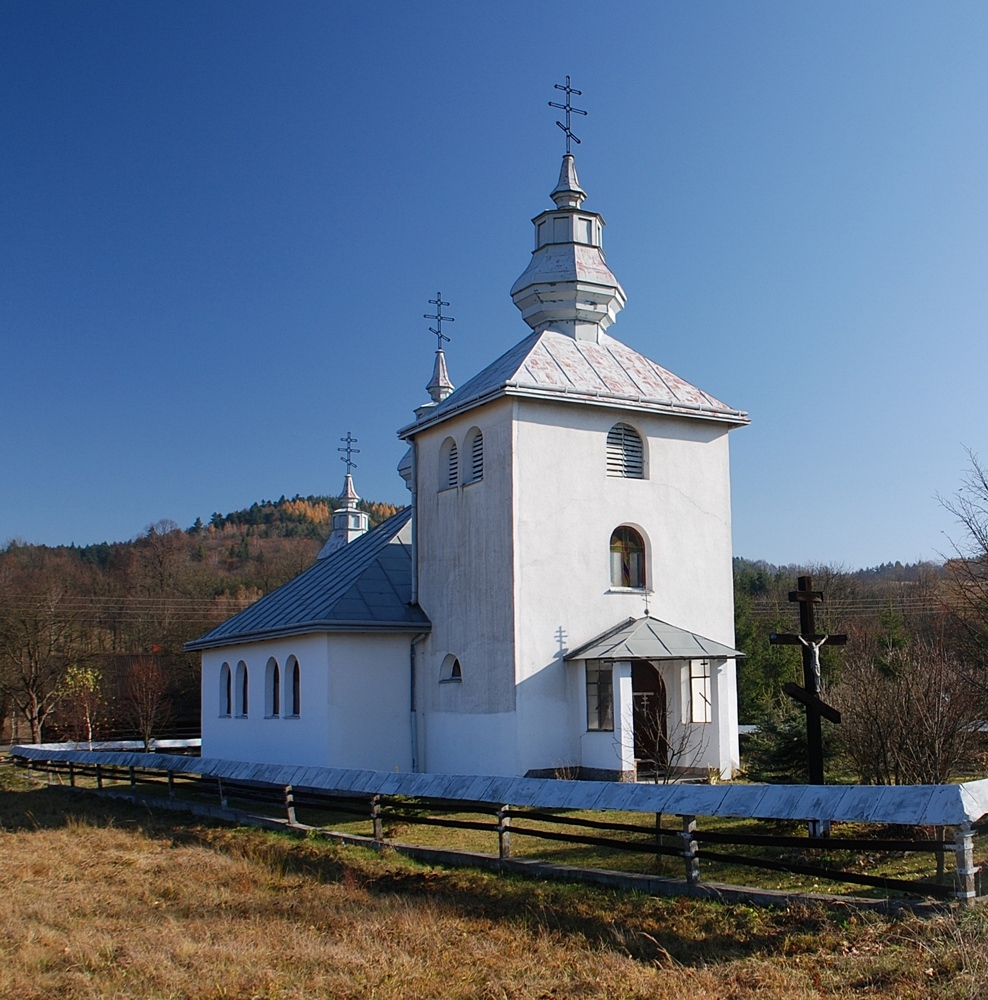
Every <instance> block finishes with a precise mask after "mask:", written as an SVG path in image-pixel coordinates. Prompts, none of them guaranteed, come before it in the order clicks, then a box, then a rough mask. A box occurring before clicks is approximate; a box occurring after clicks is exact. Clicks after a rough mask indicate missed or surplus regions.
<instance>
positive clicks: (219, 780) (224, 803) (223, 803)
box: [216, 775, 227, 809]
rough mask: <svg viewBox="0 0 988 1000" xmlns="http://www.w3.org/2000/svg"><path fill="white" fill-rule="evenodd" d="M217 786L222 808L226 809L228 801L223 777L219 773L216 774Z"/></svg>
mask: <svg viewBox="0 0 988 1000" xmlns="http://www.w3.org/2000/svg"><path fill="white" fill-rule="evenodd" d="M216 788H217V789H218V791H219V793H220V808H222V809H226V807H227V801H226V795H225V794H224V793H223V779H222V778H221V777H220V776H219V775H217V776H216Z"/></svg>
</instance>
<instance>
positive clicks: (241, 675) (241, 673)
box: [236, 660, 249, 719]
mask: <svg viewBox="0 0 988 1000" xmlns="http://www.w3.org/2000/svg"><path fill="white" fill-rule="evenodd" d="M236 693H237V715H238V716H240V718H242V719H245V718H246V717H247V708H248V704H249V702H248V697H247V694H248V680H247V664H246V663H244V661H243V660H241V661H240V662H239V663H238V664H237V689H236Z"/></svg>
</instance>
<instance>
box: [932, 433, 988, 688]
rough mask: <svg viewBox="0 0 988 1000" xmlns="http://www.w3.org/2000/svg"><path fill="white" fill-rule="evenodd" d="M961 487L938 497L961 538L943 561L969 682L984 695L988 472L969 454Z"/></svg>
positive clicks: (987, 618) (987, 625)
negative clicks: (967, 662)
mask: <svg viewBox="0 0 988 1000" xmlns="http://www.w3.org/2000/svg"><path fill="white" fill-rule="evenodd" d="M967 454H968V460H969V463H970V466H969V468H968V469H967V471H966V472H965V474H964V477H963V479H962V480H961V487H960V489H959V490H958V491H957V492H956V493H955V494H954V495H953V496H952V497H943V496H939V495H938V497H937V499H938V500H939V501H940V503H941V505H942V506H943V507H944V509H945V510H947V511H948V512H949V513H951V514H953V515H954V517H955V518H956V519H957V521H958V523H959V524H960V527H961V530H962V537H961V538H960V539H959V540H957V541H954V540H951V545H952V546H953V549H954V557H953V558H951V559H948V560H947V563H946V568H947V578H948V590H947V604H948V607H949V609H950V610H951V612H952V613H953V616H954V619H955V621H956V622H958V623H959V625H960V626H961V634H962V635H963V636H964V638H965V639H966V645H967V648H968V651H969V653H970V654H971V657H970V658H971V660H972V667H974V669H972V670H971V671H969V680H970V681H971V683H972V684H974V685H976V686H977V687H979V688H981V689H982V690H985V691H988V672H986V669H985V668H986V664H988V469H986V468H985V467H984V466H983V465H982V464H981V462H980V461H979V460H978V456H977V455H976V454H975V453H974V452H973V451H970V450H969V451H968V453H967Z"/></svg>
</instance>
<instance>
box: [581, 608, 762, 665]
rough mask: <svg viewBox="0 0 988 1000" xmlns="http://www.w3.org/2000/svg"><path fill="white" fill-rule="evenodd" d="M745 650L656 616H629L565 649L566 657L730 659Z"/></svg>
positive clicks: (741, 654)
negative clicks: (599, 633)
mask: <svg viewBox="0 0 988 1000" xmlns="http://www.w3.org/2000/svg"><path fill="white" fill-rule="evenodd" d="M739 656H744V653H741V652H738V650H736V649H731V647H730V646H724V645H722V644H721V643H719V642H714V640H713V639H705V638H704V637H703V636H702V635H697V634H696V633H695V632H689V631H687V630H686V629H683V628H677V627H676V626H675V625H670V624H669V623H668V622H662V621H659V619H658V618H650V617H649V616H648V615H646V616H645V617H644V618H629V619H628V620H627V621H623V622H620V623H619V624H617V625H615V626H614V627H613V628H611V629H608V630H607V631H606V632H604V633H602V634H601V635H598V636H597V638H596V639H591V640H590V641H589V642H587V643H584V644H583V645H582V646H578V647H577V648H576V649H574V650H573V651H572V652H570V653H567V654H566V656H565V657H564V659H566V660H691V659H700V658H704V659H712V660H718V659H726V660H733V659H736V658H737V657H739Z"/></svg>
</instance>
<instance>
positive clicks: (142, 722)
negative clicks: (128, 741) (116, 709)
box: [122, 656, 171, 751]
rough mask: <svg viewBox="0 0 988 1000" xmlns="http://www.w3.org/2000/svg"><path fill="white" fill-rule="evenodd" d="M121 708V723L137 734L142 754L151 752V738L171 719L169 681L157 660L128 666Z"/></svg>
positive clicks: (149, 658) (148, 659)
mask: <svg viewBox="0 0 988 1000" xmlns="http://www.w3.org/2000/svg"><path fill="white" fill-rule="evenodd" d="M122 707H123V713H122V714H123V718H124V720H125V721H126V722H127V723H128V724H129V725H130V726H131V727H132V728H133V729H134V730H136V732H137V734H138V736H139V737H140V739H141V741H142V742H143V743H144V749H145V751H148V750H150V749H151V740H152V738H153V736H154V734H155V733H156V732H157V733H160V732H161V729H162V727H163V726H165V725H167V723H168V720H169V718H170V715H171V704H170V700H169V697H168V679H167V678H166V677H165V672H164V671H163V670H162V669H161V664H160V663H158V661H157V660H155V659H153V658H152V657H148V656H143V657H140V658H139V659H137V660H135V661H134V662H133V663H131V664H130V665H129V667H128V668H127V675H126V679H125V683H124V697H123V706H122Z"/></svg>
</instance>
